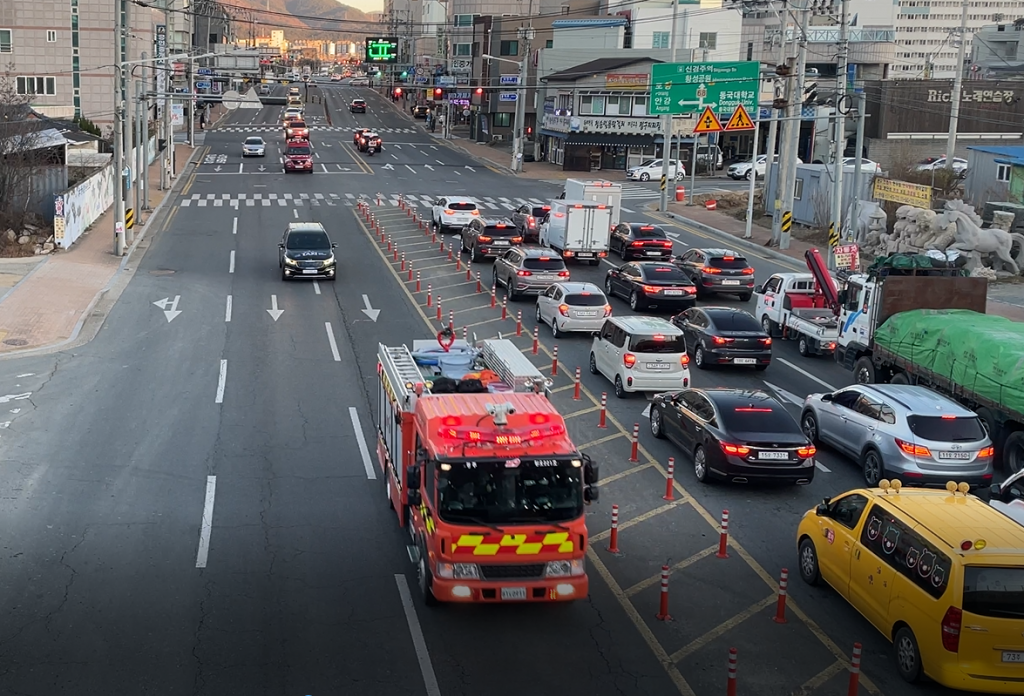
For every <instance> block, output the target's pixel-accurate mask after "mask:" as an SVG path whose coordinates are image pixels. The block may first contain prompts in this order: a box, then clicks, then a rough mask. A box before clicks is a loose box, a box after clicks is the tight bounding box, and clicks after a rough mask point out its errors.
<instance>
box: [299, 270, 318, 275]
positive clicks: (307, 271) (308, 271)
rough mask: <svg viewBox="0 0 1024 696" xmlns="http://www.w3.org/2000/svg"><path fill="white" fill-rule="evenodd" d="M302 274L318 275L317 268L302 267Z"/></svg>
mask: <svg viewBox="0 0 1024 696" xmlns="http://www.w3.org/2000/svg"><path fill="white" fill-rule="evenodd" d="M302 275H316V269H315V268H304V269H302Z"/></svg>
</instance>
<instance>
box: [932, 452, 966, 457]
mask: <svg viewBox="0 0 1024 696" xmlns="http://www.w3.org/2000/svg"><path fill="white" fill-rule="evenodd" d="M970 458H971V453H970V452H939V459H970Z"/></svg>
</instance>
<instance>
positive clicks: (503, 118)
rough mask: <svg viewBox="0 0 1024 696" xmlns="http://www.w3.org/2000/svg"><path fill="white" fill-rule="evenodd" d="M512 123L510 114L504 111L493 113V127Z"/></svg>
mask: <svg viewBox="0 0 1024 696" xmlns="http://www.w3.org/2000/svg"><path fill="white" fill-rule="evenodd" d="M511 125H512V114H511V113H509V112H507V111H505V112H501V111H499V112H498V113H496V114H494V127H495V128H509V127H511Z"/></svg>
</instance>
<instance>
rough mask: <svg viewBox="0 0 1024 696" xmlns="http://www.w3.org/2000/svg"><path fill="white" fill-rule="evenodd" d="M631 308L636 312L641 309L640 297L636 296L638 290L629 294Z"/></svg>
mask: <svg viewBox="0 0 1024 696" xmlns="http://www.w3.org/2000/svg"><path fill="white" fill-rule="evenodd" d="M629 308H630V309H632V310H633V311H634V312H636V311H639V309H640V296H639V295H637V294H636V290H634V291H633V292H631V293H629Z"/></svg>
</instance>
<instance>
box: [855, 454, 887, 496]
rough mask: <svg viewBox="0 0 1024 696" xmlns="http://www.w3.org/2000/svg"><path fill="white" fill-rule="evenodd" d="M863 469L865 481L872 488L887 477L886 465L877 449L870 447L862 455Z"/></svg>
mask: <svg viewBox="0 0 1024 696" xmlns="http://www.w3.org/2000/svg"><path fill="white" fill-rule="evenodd" d="M861 469H862V470H863V471H864V483H866V484H868V486H869V487H870V488H874V487H875V486H877V485H878V482H879V481H881V480H882V479H883V478H885V465H884V464H883V463H882V457H881V456H879V454H878V451H877V450H873V449H869V450H867V451H865V452H864V456H863V457H861Z"/></svg>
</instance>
